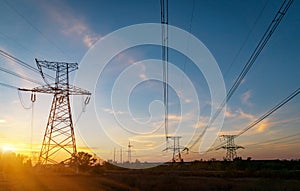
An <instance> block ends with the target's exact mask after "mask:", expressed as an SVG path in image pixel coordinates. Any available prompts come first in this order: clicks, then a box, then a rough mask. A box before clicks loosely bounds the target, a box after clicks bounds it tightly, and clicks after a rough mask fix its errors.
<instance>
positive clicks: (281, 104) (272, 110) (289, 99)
mask: <svg viewBox="0 0 300 191" xmlns="http://www.w3.org/2000/svg"><path fill="white" fill-rule="evenodd" d="M299 93H300V88H298V89H296V90H295V91H294V92H292V93H291V94H290V95H289V96H288V97H286V98H285V99H283V100H282V101H281V102H279V103H278V104H277V105H275V106H274V107H273V108H272V109H270V110H269V111H267V112H266V113H264V114H263V115H262V116H261V117H259V118H258V119H257V120H255V121H254V122H252V123H251V124H250V125H248V126H247V127H246V128H245V129H243V130H241V131H240V132H239V133H238V134H236V135H235V138H236V137H239V136H241V135H242V134H244V133H245V132H247V131H248V130H250V129H251V128H253V127H254V126H256V125H257V124H258V123H260V122H261V121H263V120H264V119H266V118H267V117H269V116H270V115H271V114H272V113H274V112H275V111H277V110H278V109H279V108H281V107H282V106H284V105H285V104H286V103H288V102H289V101H291V100H292V99H293V98H294V97H296V96H297V95H298V94H299ZM224 144H225V143H224V142H223V143H221V144H220V145H218V146H216V147H213V148H211V149H209V150H208V151H211V150H215V149H216V148H218V147H220V146H222V145H224Z"/></svg>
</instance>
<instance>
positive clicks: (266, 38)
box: [189, 0, 293, 148]
mask: <svg viewBox="0 0 300 191" xmlns="http://www.w3.org/2000/svg"><path fill="white" fill-rule="evenodd" d="M292 2H293V0H289V1H288V2H287V3H286V0H285V1H284V2H283V3H282V5H281V7H280V9H279V10H278V12H277V13H276V15H275V17H274V18H273V20H272V22H271V23H270V25H269V26H268V28H267V30H266V32H265V33H264V35H263V37H262V38H261V40H260V41H259V43H258V45H257V46H256V48H255V50H254V52H253V53H252V54H251V56H250V58H249V60H248V61H247V62H246V64H245V66H244V68H243V70H242V71H241V73H240V74H239V75H238V77H237V78H236V80H235V82H234V84H233V86H232V87H231V88H230V90H229V92H228V93H227V95H226V97H225V99H224V100H223V102H222V103H221V104H220V106H219V107H218V109H217V111H216V112H215V113H214V114H213V116H212V117H211V119H210V121H209V122H208V125H207V126H206V127H205V128H204V130H203V132H202V133H201V134H200V135H199V136H198V137H197V139H196V140H195V141H194V143H193V144H192V145H191V146H190V147H189V148H192V147H194V146H195V145H196V144H197V143H198V142H199V140H200V139H201V138H202V137H203V135H204V134H205V132H206V130H207V129H208V128H209V127H210V126H211V125H212V124H213V123H214V121H215V120H216V118H217V117H218V116H219V114H220V113H221V112H222V110H223V108H224V107H225V105H226V103H227V102H228V101H229V100H230V98H231V97H232V95H233V93H234V92H235V91H236V89H237V88H238V86H239V85H240V84H241V82H242V81H243V79H244V77H245V76H246V74H247V73H248V72H249V70H250V68H251V67H252V66H253V64H254V62H255V61H256V59H257V57H258V56H259V54H260V53H261V52H262V50H263V48H264V47H265V46H266V44H267V42H268V41H269V39H270V38H271V36H272V34H273V33H274V31H275V30H276V28H277V26H278V25H279V23H280V22H281V20H282V18H283V17H284V15H285V14H286V12H287V11H288V9H289V7H290V6H291V4H292Z"/></svg>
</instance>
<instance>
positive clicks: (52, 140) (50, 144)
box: [19, 59, 91, 165]
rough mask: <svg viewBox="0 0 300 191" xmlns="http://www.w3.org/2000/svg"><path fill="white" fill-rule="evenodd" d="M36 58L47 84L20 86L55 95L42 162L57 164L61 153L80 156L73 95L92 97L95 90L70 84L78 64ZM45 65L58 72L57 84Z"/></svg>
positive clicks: (40, 156)
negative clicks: (70, 76)
mask: <svg viewBox="0 0 300 191" xmlns="http://www.w3.org/2000/svg"><path fill="white" fill-rule="evenodd" d="M35 61H36V64H37V67H38V69H39V70H40V73H41V76H42V77H43V79H44V81H45V83H46V84H45V85H43V86H39V87H36V88H33V89H22V88H20V89H19V90H22V91H31V92H33V93H36V92H37V93H46V94H53V95H54V96H53V100H52V105H51V109H50V114H49V117H48V122H47V126H46V131H45V134H44V139H43V143H42V148H41V151H40V154H39V160H38V163H39V164H44V165H45V164H57V163H58V161H56V160H57V158H59V157H58V155H59V156H60V157H69V158H72V157H76V155H77V149H76V141H75V134H74V127H73V121H72V114H71V106H70V95H87V96H90V95H91V93H90V92H89V91H86V90H83V89H81V88H78V87H75V86H72V85H70V84H69V73H70V72H73V71H75V70H77V69H78V64H77V63H65V62H48V61H38V60H37V59H35ZM43 68H45V69H48V70H52V71H54V72H55V78H54V83H48V81H47V79H46V78H45V76H46V74H45V73H44V71H43ZM47 76H48V75H47ZM89 99H90V98H89V97H87V99H86V100H85V102H86V104H87V103H88V101H89Z"/></svg>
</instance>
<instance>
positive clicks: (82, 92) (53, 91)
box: [18, 85, 91, 95]
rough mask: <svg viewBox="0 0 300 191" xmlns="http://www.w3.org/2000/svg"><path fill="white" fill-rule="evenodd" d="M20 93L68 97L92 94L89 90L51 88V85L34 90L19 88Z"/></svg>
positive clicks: (64, 87)
mask: <svg viewBox="0 0 300 191" xmlns="http://www.w3.org/2000/svg"><path fill="white" fill-rule="evenodd" d="M18 90H20V91H30V92H35V93H46V94H67V93H68V95H91V92H89V91H88V90H85V89H82V88H79V87H76V86H73V85H68V86H64V85H58V86H57V87H56V86H51V85H43V86H39V87H35V88H33V89H27V88H19V89H18Z"/></svg>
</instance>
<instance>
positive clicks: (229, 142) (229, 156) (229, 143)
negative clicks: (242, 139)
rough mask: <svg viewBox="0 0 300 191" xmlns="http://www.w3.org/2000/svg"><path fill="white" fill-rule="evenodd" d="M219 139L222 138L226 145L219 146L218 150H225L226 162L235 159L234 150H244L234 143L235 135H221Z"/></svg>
mask: <svg viewBox="0 0 300 191" xmlns="http://www.w3.org/2000/svg"><path fill="white" fill-rule="evenodd" d="M220 137H222V138H224V139H225V140H226V144H225V145H224V146H221V147H219V148H217V149H216V150H218V149H226V156H225V157H224V159H226V160H228V161H232V160H233V159H235V158H237V153H236V150H238V149H244V147H242V146H238V145H236V144H235V143H234V138H235V137H236V136H235V135H221V136H220Z"/></svg>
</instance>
